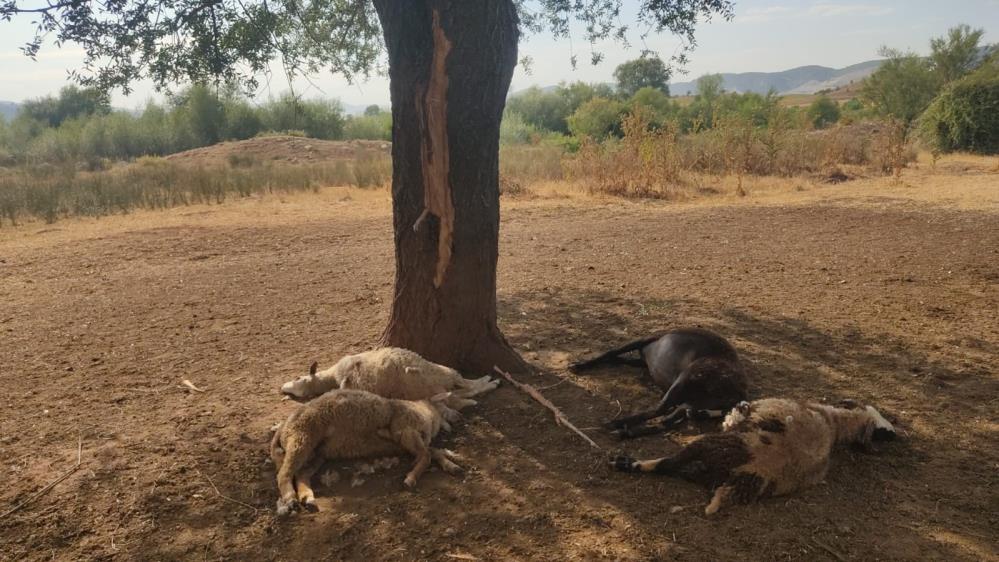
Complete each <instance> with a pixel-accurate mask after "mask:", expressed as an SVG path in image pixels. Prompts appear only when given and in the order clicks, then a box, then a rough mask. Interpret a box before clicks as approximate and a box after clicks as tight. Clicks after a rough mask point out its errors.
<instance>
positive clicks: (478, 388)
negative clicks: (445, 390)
mask: <svg viewBox="0 0 999 562" xmlns="http://www.w3.org/2000/svg"><path fill="white" fill-rule="evenodd" d="M465 384H466V386H465V387H463V388H462V389H460V390H457V391H455V392H454V395H455V396H457V397H458V398H471V397H473V396H478V395H479V394H483V393H486V392H489V391H490V390H493V389H495V388H496V387H497V386H499V380H493V379H490V378H489V375H486V376H484V377H482V378H478V379H475V380H472V381H469V382H467V383H465Z"/></svg>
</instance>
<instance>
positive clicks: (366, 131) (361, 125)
mask: <svg viewBox="0 0 999 562" xmlns="http://www.w3.org/2000/svg"><path fill="white" fill-rule="evenodd" d="M374 107H378V106H374ZM343 138H345V139H363V140H386V141H387V140H392V114H391V113H388V112H379V113H370V114H369V113H368V112H367V110H365V114H364V115H355V116H353V117H350V118H348V119H347V122H346V123H345V124H344V126H343Z"/></svg>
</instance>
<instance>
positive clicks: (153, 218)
mask: <svg viewBox="0 0 999 562" xmlns="http://www.w3.org/2000/svg"><path fill="white" fill-rule="evenodd" d="M991 166H992V163H991V162H990V161H989V160H988V159H979V158H973V157H960V158H948V159H944V160H942V161H941V162H938V163H937V164H936V167H935V168H934V167H932V166H930V164H929V163H928V162H921V163H920V166H919V168H918V169H915V170H907V171H906V172H905V173H904V174H903V175H902V177H901V181H900V182H897V183H895V180H893V179H890V178H862V179H857V180H852V181H849V182H846V183H841V184H836V185H829V184H821V183H818V182H810V181H804V180H803V181H804V183H803V184H802V188H803V189H802V190H799V188H798V185H796V184H795V183H794V182H793V181H783V180H781V181H768V180H759V181H758V183H754V184H752V185H749V186H748V189H747V192H748V195H747V196H745V197H738V196H736V195H734V194H732V192H731V191H728V190H727V188H726V185H727V184H724V182H722V183H721V184H719V185H720V186H721V187H720V188H719V189H718V191H719V193H717V194H715V195H714V196H713V197H704V198H697V199H692V200H689V201H679V202H672V203H665V202H649V201H625V200H620V199H613V198H606V197H601V196H593V195H590V194H589V193H587V192H586V190H585V189H573V188H572V187H571V186H566V185H550V186H541V187H540V188H537V189H535V191H536V192H537V193H536V194H535V195H534V196H533V198H526V197H525V198H514V199H506V200H504V203H503V205H504V220H503V224H502V234H501V236H502V240H501V250H500V256H501V257H500V260H501V261H500V274H499V288H500V294H499V299H500V323H501V325H502V326H503V328H504V329H505V331H506V333H507V334H508V336H509V338H510V340H511V341H512V343H513V344H514V345H515V346H516V347H517V348H518V349H520V350H522V351H523V352H524V353H525V355H526V356H527V358H528V359H529V360H530V361H531V362H532V363H533V364H534V365H535V366H537V367H538V369H539V371H540V372H539V373H538V374H537V375H531V376H525V377H523V379H524V380H525V381H526V382H530V383H532V384H534V385H535V386H538V387H548V388H547V389H546V390H544V393H545V394H546V396H548V397H549V398H550V399H551V400H552V401H553V402H554V403H556V404H558V405H559V406H561V407H562V408H563V410H564V411H565V413H566V414H567V415H568V416H569V418H570V419H572V420H573V421H574V422H575V423H576V424H577V425H578V426H579V427H581V428H587V431H588V432H589V433H590V434H591V435H592V436H593V437H594V439H595V440H596V441H597V442H598V443H600V444H601V446H603V447H604V448H605V451H604V452H601V453H597V452H594V451H592V450H591V449H590V448H589V446H588V445H586V444H585V443H584V442H583V441H581V440H579V439H577V438H576V437H575V436H573V435H572V434H570V433H567V432H565V431H564V430H562V429H560V428H558V427H556V426H555V425H554V424H553V423H552V420H551V416H550V414H549V413H548V412H547V411H545V410H543V409H541V408H539V407H538V406H537V404H535V403H534V402H532V401H530V399H528V398H526V397H524V396H523V395H521V394H519V393H518V392H516V391H514V390H512V389H510V388H508V387H501V388H500V389H498V390H497V391H496V392H494V393H492V394H490V395H488V396H486V397H485V398H484V399H483V401H482V404H481V405H480V406H479V407H477V408H475V409H473V410H472V411H471V412H469V415H468V420H467V422H466V423H464V424H462V425H461V427H460V428H459V429H458V430H457V432H456V433H455V435H453V436H451V437H448V438H447V439H444V440H443V443H444V444H445V445H446V446H448V447H449V448H452V449H454V450H456V451H458V452H459V453H461V454H462V455H464V456H465V457H466V461H465V462H464V463H463V464H464V465H465V466H466V468H467V469H468V471H467V473H466V474H465V475H464V477H461V478H454V477H450V476H447V475H444V474H442V473H440V472H431V473H428V474H427V475H426V477H425V478H424V479H423V480H422V481H421V482H420V485H419V487H418V488H417V489H416V490H415V491H413V492H406V491H403V490H402V485H401V480H402V476H403V474H404V472H405V468H404V467H396V468H395V469H392V470H390V471H389V472H388V473H385V474H381V475H377V476H372V477H368V478H367V480H366V482H365V483H364V484H363V485H361V486H359V487H356V488H352V487H351V486H350V484H349V478H348V479H344V480H343V481H341V482H340V483H337V484H335V485H334V486H332V487H331V488H324V487H320V488H319V489H318V491H319V495H320V507H321V508H322V511H321V512H319V513H317V514H305V515H300V516H297V517H295V518H292V519H289V520H278V519H276V518H275V517H274V514H273V506H274V501H275V499H276V492H275V485H274V473H273V467H272V466H270V465H269V464H268V463H267V462H266V458H267V455H266V449H267V441H268V437H269V433H268V428H269V427H270V426H271V425H272V424H273V423H274V422H276V421H279V420H281V419H283V418H284V417H285V416H286V415H287V414H288V413H289V412H290V410H291V408H292V407H293V406H292V404H290V403H288V402H282V401H281V400H280V397H279V396H278V393H277V388H278V386H279V384H280V383H282V382H284V381H286V380H288V379H290V378H291V377H293V376H296V375H298V374H301V373H302V372H303V370H304V369H305V368H307V365H308V364H309V363H310V362H311V361H312V360H314V359H316V360H319V361H320V363H321V364H330V363H331V362H332V361H334V360H336V359H337V358H339V357H340V356H342V355H343V354H345V353H348V352H355V351H357V350H360V349H365V348H367V347H369V346H371V345H373V343H374V342H375V341H376V340H377V337H378V335H379V330H380V328H381V327H382V326H383V325H384V323H385V321H386V317H387V307H388V302H389V300H390V297H391V290H392V286H391V283H392V267H393V262H392V252H393V250H392V245H391V234H390V228H391V216H390V204H389V198H388V194H387V192H386V191H385V190H375V191H372V190H357V189H343V188H327V189H322V190H320V192H319V193H317V194H310V193H301V194H292V195H287V196H277V195H274V196H265V197H251V198H246V199H240V200H236V201H230V202H227V203H225V204H223V205H211V206H209V205H198V206H190V207H180V208H175V209H170V210H166V211H159V212H151V211H141V212H136V213H133V214H130V215H126V216H115V217H107V218H102V219H100V220H92V219H68V220H65V221H60V222H58V223H56V224H55V225H45V224H43V223H28V224H23V225H21V226H19V227H16V228H3V229H0V385H2V388H3V389H4V392H3V394H2V395H0V459H3V463H2V465H0V471H2V475H3V480H4V482H5V485H4V486H3V487H2V488H0V505H2V506H3V507H2V508H0V511H6V509H7V508H8V507H9V506H13V505H14V504H16V503H18V502H20V501H22V500H24V499H26V498H28V497H29V496H30V495H31V494H32V493H33V492H35V491H36V490H38V489H40V488H41V487H42V486H44V485H45V484H46V483H48V482H50V481H51V480H52V479H54V478H55V477H56V476H58V475H59V474H60V473H61V472H62V471H63V470H65V469H66V468H69V467H70V466H72V464H73V463H74V462H75V461H76V453H77V440H78V438H81V437H82V442H83V456H82V458H83V462H82V466H81V469H80V470H78V471H77V472H76V473H74V474H73V475H72V476H70V477H69V478H68V479H67V480H66V481H64V482H62V483H61V484H59V485H58V486H56V487H55V488H54V489H53V490H52V491H50V492H49V493H48V494H46V495H45V496H43V497H42V498H40V499H38V500H36V501H35V502H34V503H32V504H30V505H29V506H27V507H25V508H23V509H22V510H20V511H18V512H17V513H15V514H12V515H9V516H7V517H5V518H3V519H0V559H3V560H47V559H58V560H77V559H125V560H133V559H134V560H148V559H199V560H203V559H232V560H245V559H267V560H290V559H330V560H343V559H370V560H400V559H404V560H410V559H431V560H456V559H470V558H467V557H468V556H474V557H476V558H478V559H482V560H501V559H502V560H507V559H532V560H553V559H581V560H594V559H624V560H649V559H679V560H732V559H745V560H769V559H790V560H821V559H864V560H871V559H882V560H927V559H934V560H942V559H948V560H949V559H960V560H983V559H997V557H999V551H997V538H996V534H995V529H996V528H997V527H999V512H997V510H996V508H995V506H996V505H999V493H997V487H996V486H997V474H999V427H997V424H996V420H997V419H999V398H997V396H999V375H997V373H999V322H997V321H996V314H995V311H996V310H997V309H999V208H997V200H996V190H999V174H997V173H996V172H995V171H994V170H993V169H992V168H991ZM754 181H756V180H754ZM689 324H699V325H703V326H707V327H711V328H713V329H715V330H718V331H720V332H721V333H723V334H725V335H727V336H728V337H730V338H731V339H732V340H733V342H734V343H735V344H736V346H737V347H738V348H739V349H740V351H741V352H742V353H743V354H744V355H745V357H746V359H747V360H748V361H749V362H751V363H752V365H753V385H752V389H751V391H752V392H753V394H754V395H755V396H772V395H783V396H792V397H797V398H806V399H822V398H828V399H833V398H839V397H853V398H857V399H859V400H862V401H869V402H873V403H876V404H878V405H879V406H881V407H882V408H883V409H884V410H885V411H886V412H887V413H888V415H889V416H891V417H892V418H894V419H896V420H897V421H898V425H899V427H900V428H901V429H902V430H903V434H904V439H901V440H900V441H899V442H896V443H893V444H891V445H888V446H886V447H884V449H883V450H882V451H881V452H880V453H879V454H875V455H866V454H860V453H854V452H850V451H843V452H841V453H840V454H839V455H837V457H836V460H835V462H834V466H833V468H832V471H831V473H830V475H829V477H828V479H827V482H826V483H825V484H824V485H821V486H819V487H816V488H814V489H812V490H808V491H806V492H804V493H801V494H798V495H795V496H792V497H788V498H780V499H774V500H768V501H764V502H762V503H760V504H758V505H753V506H748V507H737V508H734V509H732V510H730V511H728V512H724V513H723V514H722V515H721V516H720V517H716V518H706V517H705V516H703V515H702V508H703V506H704V504H705V503H706V501H707V496H708V494H707V492H706V491H705V490H702V489H700V488H697V487H695V486H693V485H689V484H687V483H684V482H682V481H678V480H673V479H667V478H655V477H637V476H632V475H621V474H616V473H612V472H610V471H609V470H608V469H607V467H606V466H605V463H604V459H605V456H606V455H607V454H609V453H611V452H616V451H618V450H619V449H621V448H623V449H625V450H627V451H628V452H629V453H631V454H634V455H636V456H652V455H657V454H661V453H664V452H666V451H670V450H674V449H675V448H676V447H677V446H678V445H679V443H682V442H684V441H685V440H687V439H689V438H691V436H693V435H695V434H696V433H697V432H698V431H715V430H716V428H715V427H713V426H711V425H705V426H702V427H689V428H685V429H684V430H683V431H681V432H679V433H678V434H673V435H669V436H663V437H654V438H648V439H642V440H638V441H634V442H629V443H626V444H621V443H618V442H616V441H614V440H613V439H612V438H611V437H610V436H608V435H607V434H606V433H605V432H603V431H602V430H600V429H597V426H598V425H599V423H600V422H601V421H603V420H606V419H608V418H610V417H612V416H614V415H615V414H616V413H618V412H619V411H620V410H621V409H627V410H630V409H633V408H638V407H643V406H647V405H650V404H651V403H653V402H654V401H655V399H656V397H657V395H656V392H655V390H653V389H650V388H648V387H646V386H645V385H644V384H643V383H642V382H641V381H640V380H639V378H638V377H637V374H636V372H635V371H633V370H631V369H627V368H620V369H614V368H608V369H603V370H598V371H594V372H592V373H587V374H585V375H573V374H570V373H568V372H567V371H566V365H567V364H568V362H569V361H570V360H573V359H575V358H577V357H580V356H584V355H587V354H589V353H593V352H596V351H599V350H603V349H606V348H609V347H611V346H613V345H615V344H617V343H621V342H624V341H627V340H629V339H631V338H636V337H640V336H644V335H648V334H649V333H652V332H655V331H658V330H662V329H665V328H668V327H671V326H677V325H689ZM469 374H470V375H471V374H472V373H469ZM183 379H188V380H190V381H192V382H193V383H195V384H196V385H197V386H198V387H199V388H202V389H204V390H205V392H204V393H198V392H194V391H190V390H188V389H185V388H183V387H181V386H180V383H181V381H182V380H183ZM553 385H557V386H553ZM209 479H211V480H210V481H209ZM213 485H214V486H216V487H217V488H218V491H219V492H218V493H221V494H223V495H225V496H227V497H229V498H232V499H235V500H238V501H239V502H243V503H245V504H247V505H248V506H249V507H247V506H245V505H241V504H238V503H235V502H232V501H228V500H226V499H223V498H222V497H220V496H219V495H218V493H217V492H216V490H215V488H214V487H213Z"/></svg>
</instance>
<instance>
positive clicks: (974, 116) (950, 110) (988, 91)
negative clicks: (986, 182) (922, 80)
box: [920, 64, 999, 154]
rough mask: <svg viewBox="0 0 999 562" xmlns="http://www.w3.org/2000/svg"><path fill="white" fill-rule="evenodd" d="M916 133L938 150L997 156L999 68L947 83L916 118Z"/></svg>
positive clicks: (981, 71) (998, 151) (985, 69)
mask: <svg viewBox="0 0 999 562" xmlns="http://www.w3.org/2000/svg"><path fill="white" fill-rule="evenodd" d="M920 131H921V133H922V135H923V138H924V139H925V140H926V141H928V142H929V143H930V145H931V146H933V147H934V149H936V150H938V151H942V152H951V151H954V150H967V151H971V152H979V153H984V154H995V153H999V65H995V64H994V65H988V64H987V65H984V66H983V67H982V68H980V69H979V70H978V71H976V72H974V73H972V74H970V75H969V76H966V77H965V78H962V79H960V80H957V81H955V82H953V83H951V85H950V86H948V87H947V88H946V89H945V90H944V91H943V93H941V94H940V95H939V96H937V97H936V99H934V100H933V102H932V103H931V104H930V107H929V108H927V110H926V112H925V113H924V114H923V116H922V117H921V118H920Z"/></svg>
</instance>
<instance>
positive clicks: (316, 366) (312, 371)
mask: <svg viewBox="0 0 999 562" xmlns="http://www.w3.org/2000/svg"><path fill="white" fill-rule="evenodd" d="M318 370H319V361H313V362H312V366H311V367H309V376H310V377H314V376H316V371H318Z"/></svg>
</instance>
